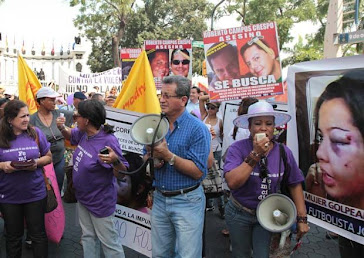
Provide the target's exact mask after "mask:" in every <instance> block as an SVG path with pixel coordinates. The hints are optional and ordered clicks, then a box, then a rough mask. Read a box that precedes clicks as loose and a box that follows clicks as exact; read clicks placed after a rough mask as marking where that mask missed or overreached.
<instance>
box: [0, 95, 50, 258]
mask: <svg viewBox="0 0 364 258" xmlns="http://www.w3.org/2000/svg"><path fill="white" fill-rule="evenodd" d="M0 131H1V134H0V209H1V212H2V214H3V218H4V221H5V230H6V253H7V257H21V253H22V239H23V234H24V218H25V221H26V224H27V228H28V235H29V237H30V239H31V240H32V241H33V245H32V246H33V255H34V257H47V256H48V239H47V234H46V231H45V226H44V213H45V208H46V187H45V184H44V179H43V175H42V169H41V167H43V166H45V165H48V164H49V163H51V162H52V154H51V152H50V144H49V142H47V139H46V137H45V135H44V134H43V133H42V131H41V130H39V129H38V128H36V127H34V128H33V127H31V126H30V125H29V111H28V107H27V105H26V104H25V103H24V102H22V101H20V100H12V101H10V102H8V104H7V105H6V106H5V109H4V118H3V119H2V120H1V122H0ZM37 135H38V136H37ZM36 137H38V139H39V144H38V143H37V141H36ZM31 160H33V161H35V162H34V163H33V164H30V165H29V166H27V167H25V168H22V169H21V168H17V167H16V165H15V163H14V162H18V163H19V162H20V163H21V162H27V161H31ZM11 162H13V163H11ZM18 165H19V164H18ZM13 166H14V167H13Z"/></svg>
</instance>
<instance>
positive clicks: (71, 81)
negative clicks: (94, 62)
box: [58, 66, 122, 99]
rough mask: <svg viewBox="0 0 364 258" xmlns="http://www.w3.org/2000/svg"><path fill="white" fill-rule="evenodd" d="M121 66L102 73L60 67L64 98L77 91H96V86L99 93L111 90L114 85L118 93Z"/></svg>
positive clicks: (60, 80) (60, 83) (60, 88)
mask: <svg viewBox="0 0 364 258" xmlns="http://www.w3.org/2000/svg"><path fill="white" fill-rule="evenodd" d="M121 83H122V77H121V68H120V67H118V68H113V69H110V70H107V71H105V72H101V73H80V72H74V71H71V70H68V69H65V68H64V67H62V66H60V68H59V90H58V91H59V92H60V93H61V94H63V96H64V98H65V99H67V97H68V96H69V95H71V94H73V93H75V92H76V91H83V92H95V91H96V90H95V89H94V87H95V86H98V87H99V91H98V92H99V93H106V92H109V91H110V90H111V89H112V88H113V87H115V88H116V91H117V93H119V92H120V90H121Z"/></svg>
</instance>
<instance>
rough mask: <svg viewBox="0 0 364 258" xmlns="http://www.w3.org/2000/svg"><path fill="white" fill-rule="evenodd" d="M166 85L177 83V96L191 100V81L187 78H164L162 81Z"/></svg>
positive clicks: (175, 76)
mask: <svg viewBox="0 0 364 258" xmlns="http://www.w3.org/2000/svg"><path fill="white" fill-rule="evenodd" d="M162 82H163V83H164V84H172V83H175V84H176V85H177V89H176V94H177V96H179V97H182V96H187V98H190V91H191V85H192V83H191V81H190V80H189V79H187V78H186V77H183V76H180V75H171V76H166V77H164V78H163V81H162Z"/></svg>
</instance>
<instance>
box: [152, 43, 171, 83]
mask: <svg viewBox="0 0 364 258" xmlns="http://www.w3.org/2000/svg"><path fill="white" fill-rule="evenodd" d="M147 55H148V59H149V63H150V67H151V68H152V73H153V77H154V81H155V83H156V86H157V88H158V86H159V85H160V83H161V81H162V79H163V77H164V76H167V75H168V74H169V62H168V57H169V51H168V49H157V50H155V49H151V50H150V51H148V52H147Z"/></svg>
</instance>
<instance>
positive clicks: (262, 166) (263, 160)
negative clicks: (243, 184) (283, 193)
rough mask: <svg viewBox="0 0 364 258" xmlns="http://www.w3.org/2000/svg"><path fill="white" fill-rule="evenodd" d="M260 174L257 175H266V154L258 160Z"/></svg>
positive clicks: (261, 176) (264, 176)
mask: <svg viewBox="0 0 364 258" xmlns="http://www.w3.org/2000/svg"><path fill="white" fill-rule="evenodd" d="M259 167H260V174H259V177H260V178H261V179H263V178H266V177H268V159H267V157H266V156H263V157H262V158H261V160H260V161H259Z"/></svg>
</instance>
